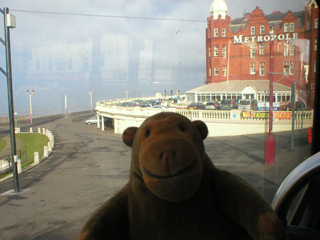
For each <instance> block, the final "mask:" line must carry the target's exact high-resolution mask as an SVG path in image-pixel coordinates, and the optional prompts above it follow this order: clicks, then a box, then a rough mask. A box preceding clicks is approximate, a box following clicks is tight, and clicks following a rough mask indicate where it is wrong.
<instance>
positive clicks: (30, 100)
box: [26, 89, 34, 124]
mask: <svg viewBox="0 0 320 240" xmlns="http://www.w3.org/2000/svg"><path fill="white" fill-rule="evenodd" d="M26 93H27V97H29V102H30V123H31V124H32V97H33V96H34V89H32V92H31V93H29V90H28V89H27V92H26Z"/></svg>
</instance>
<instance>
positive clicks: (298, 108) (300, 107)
mask: <svg viewBox="0 0 320 240" xmlns="http://www.w3.org/2000/svg"><path fill="white" fill-rule="evenodd" d="M307 109H309V108H308V107H307V106H306V105H305V104H304V103H303V102H300V101H298V102H296V103H295V109H294V110H296V111H302V110H307ZM287 111H292V102H290V103H289V104H288V105H287Z"/></svg>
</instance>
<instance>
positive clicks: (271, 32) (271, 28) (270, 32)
mask: <svg viewBox="0 0 320 240" xmlns="http://www.w3.org/2000/svg"><path fill="white" fill-rule="evenodd" d="M273 33H274V31H273V26H270V31H269V34H273Z"/></svg>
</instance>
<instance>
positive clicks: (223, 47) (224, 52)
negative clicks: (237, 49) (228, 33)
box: [222, 45, 227, 58]
mask: <svg viewBox="0 0 320 240" xmlns="http://www.w3.org/2000/svg"><path fill="white" fill-rule="evenodd" d="M222 57H223V58H226V57H227V46H226V45H223V46H222Z"/></svg>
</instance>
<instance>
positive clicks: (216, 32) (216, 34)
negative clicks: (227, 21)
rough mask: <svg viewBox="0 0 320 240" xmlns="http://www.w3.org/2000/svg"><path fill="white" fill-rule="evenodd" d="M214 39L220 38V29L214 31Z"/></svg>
mask: <svg viewBox="0 0 320 240" xmlns="http://www.w3.org/2000/svg"><path fill="white" fill-rule="evenodd" d="M214 37H219V29H218V28H215V29H214Z"/></svg>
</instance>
